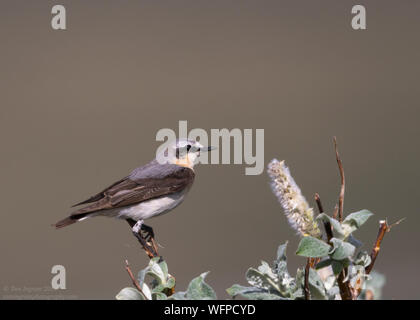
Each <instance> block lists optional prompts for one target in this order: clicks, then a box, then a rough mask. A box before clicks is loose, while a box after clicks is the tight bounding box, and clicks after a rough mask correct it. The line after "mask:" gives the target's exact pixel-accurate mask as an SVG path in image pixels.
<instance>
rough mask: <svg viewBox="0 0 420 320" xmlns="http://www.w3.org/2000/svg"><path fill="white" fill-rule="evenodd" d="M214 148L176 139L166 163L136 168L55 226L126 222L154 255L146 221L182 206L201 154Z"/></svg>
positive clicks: (169, 148)
mask: <svg viewBox="0 0 420 320" xmlns="http://www.w3.org/2000/svg"><path fill="white" fill-rule="evenodd" d="M212 149H213V147H203V146H202V145H201V144H200V143H199V142H196V141H193V140H188V139H179V140H176V141H174V143H173V144H172V145H170V146H169V147H168V149H167V150H166V153H165V155H166V156H167V157H166V159H167V161H166V163H164V164H161V163H159V161H158V160H157V159H155V160H153V161H151V162H149V163H148V164H146V165H144V166H142V167H138V168H136V169H134V170H133V171H132V172H131V173H130V174H129V175H128V176H126V177H124V178H122V179H121V180H119V181H117V182H115V183H113V184H112V185H110V186H109V187H108V188H106V189H104V190H103V191H101V192H99V193H98V194H96V195H94V196H92V197H90V198H89V199H87V200H85V201H82V202H80V203H77V204H75V205H74V206H73V207H75V206H79V205H83V204H88V205H87V206H85V207H83V208H80V209H78V210H76V211H74V212H72V213H71V214H70V216H68V217H67V218H65V219H63V220H61V221H59V222H57V223H56V224H55V227H56V228H62V227H65V226H68V225H70V224H73V223H75V222H77V221H82V220H85V219H87V218H91V217H96V216H107V217H115V218H120V219H125V220H127V222H128V223H129V224H130V226H131V228H132V231H133V233H134V235H135V236H136V237H137V239H138V240H139V241H140V242H141V244H142V245H143V247H144V249H145V250H146V252H147V253H148V255H149V256H155V255H157V252H156V245H155V244H154V241H153V238H154V235H153V229H152V228H150V227H149V226H146V225H145V224H144V223H143V222H144V220H146V219H149V218H152V217H155V216H158V215H161V214H164V213H167V212H168V211H170V210H172V209H174V208H175V207H177V206H178V205H179V204H181V202H182V201H183V200H184V198H185V196H186V194H187V193H188V191H189V189H190V188H191V186H192V184H193V182H194V176H195V174H194V169H193V167H194V164H195V163H196V162H197V158H198V156H199V155H200V152H206V151H210V150H212ZM168 151H169V152H168ZM141 231H144V232H146V234H147V237H143V236H142V235H141ZM149 240H152V242H151V243H152V244H153V245H152V246H149V245H148V241H149Z"/></svg>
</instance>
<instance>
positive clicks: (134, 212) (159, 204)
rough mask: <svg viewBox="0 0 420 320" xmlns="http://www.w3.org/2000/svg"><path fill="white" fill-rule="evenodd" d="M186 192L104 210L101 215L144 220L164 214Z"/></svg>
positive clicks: (177, 203)
mask: <svg viewBox="0 0 420 320" xmlns="http://www.w3.org/2000/svg"><path fill="white" fill-rule="evenodd" d="M185 194H186V192H177V193H174V194H171V195H168V196H162V197H159V198H155V199H151V200H146V201H143V202H141V203H139V204H136V205H133V206H129V207H123V208H118V209H111V210H106V211H104V212H103V213H102V214H101V215H105V216H113V217H116V218H120V219H128V218H131V219H133V220H136V221H138V220H145V219H149V218H152V217H155V216H158V215H161V214H164V213H166V212H168V211H170V210H172V209H174V208H175V207H176V206H178V205H179V204H181V202H182V201H183V200H184V197H185Z"/></svg>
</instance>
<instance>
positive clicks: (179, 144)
mask: <svg viewBox="0 0 420 320" xmlns="http://www.w3.org/2000/svg"><path fill="white" fill-rule="evenodd" d="M213 149H215V148H214V147H204V146H203V145H202V144H201V143H200V142H198V141H195V140H191V139H177V140H175V141H173V142H172V143H171V144H170V145H169V147H168V151H169V156H168V162H170V163H173V164H177V165H179V166H183V167H189V168H193V167H194V165H195V164H196V163H197V162H198V157H199V156H200V153H201V152H208V151H211V150H213ZM166 155H168V153H167V154H166Z"/></svg>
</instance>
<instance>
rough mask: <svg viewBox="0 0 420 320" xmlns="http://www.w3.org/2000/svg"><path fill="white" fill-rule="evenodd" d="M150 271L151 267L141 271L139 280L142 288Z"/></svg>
mask: <svg viewBox="0 0 420 320" xmlns="http://www.w3.org/2000/svg"><path fill="white" fill-rule="evenodd" d="M148 270H149V267H146V268H144V269H142V270H140V271H139V273H138V275H137V279H138V281H139V284H140V287H141V286H142V285H143V283H144V279H145V278H146V273H147V271H148Z"/></svg>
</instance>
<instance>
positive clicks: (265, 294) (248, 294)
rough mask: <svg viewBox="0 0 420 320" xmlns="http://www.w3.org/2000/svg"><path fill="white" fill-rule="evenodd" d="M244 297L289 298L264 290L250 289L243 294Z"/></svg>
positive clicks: (251, 298)
mask: <svg viewBox="0 0 420 320" xmlns="http://www.w3.org/2000/svg"><path fill="white" fill-rule="evenodd" d="M259 290H262V289H259ZM241 296H243V297H244V298H247V299H249V300H288V299H286V298H283V297H281V296H279V295H276V294H272V293H268V292H263V291H249V292H246V293H243V294H241Z"/></svg>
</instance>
